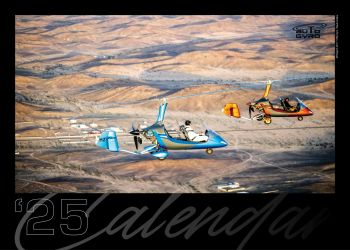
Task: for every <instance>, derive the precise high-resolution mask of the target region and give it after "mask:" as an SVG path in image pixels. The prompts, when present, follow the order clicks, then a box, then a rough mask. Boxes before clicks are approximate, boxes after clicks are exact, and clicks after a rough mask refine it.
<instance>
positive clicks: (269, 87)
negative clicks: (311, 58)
mask: <svg viewBox="0 0 350 250" xmlns="http://www.w3.org/2000/svg"><path fill="white" fill-rule="evenodd" d="M270 89H271V81H267V83H266V89H265V92H264V95H263V97H265V98H266V97H267V96H268V95H269V92H270Z"/></svg>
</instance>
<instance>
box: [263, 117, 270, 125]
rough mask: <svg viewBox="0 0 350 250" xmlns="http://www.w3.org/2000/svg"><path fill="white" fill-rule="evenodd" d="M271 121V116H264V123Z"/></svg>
mask: <svg viewBox="0 0 350 250" xmlns="http://www.w3.org/2000/svg"><path fill="white" fill-rule="evenodd" d="M271 122H272V119H271V117H264V123H265V124H270V123H271Z"/></svg>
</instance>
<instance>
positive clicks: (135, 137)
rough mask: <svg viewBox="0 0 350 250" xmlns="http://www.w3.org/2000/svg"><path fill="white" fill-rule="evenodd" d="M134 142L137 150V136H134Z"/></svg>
mask: <svg viewBox="0 0 350 250" xmlns="http://www.w3.org/2000/svg"><path fill="white" fill-rule="evenodd" d="M134 142H135V147H136V150H138V149H139V144H138V142H137V136H134Z"/></svg>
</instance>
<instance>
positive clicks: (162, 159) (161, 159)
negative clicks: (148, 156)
mask: <svg viewBox="0 0 350 250" xmlns="http://www.w3.org/2000/svg"><path fill="white" fill-rule="evenodd" d="M165 159H166V158H158V160H160V161H164V160H165Z"/></svg>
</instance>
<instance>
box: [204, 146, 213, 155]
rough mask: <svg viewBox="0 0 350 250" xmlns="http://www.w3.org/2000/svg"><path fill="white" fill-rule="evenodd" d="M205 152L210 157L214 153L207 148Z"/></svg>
mask: <svg viewBox="0 0 350 250" xmlns="http://www.w3.org/2000/svg"><path fill="white" fill-rule="evenodd" d="M205 152H207V154H208V155H211V154H212V153H213V152H214V150H213V149H211V148H207V149H206V150H205Z"/></svg>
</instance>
